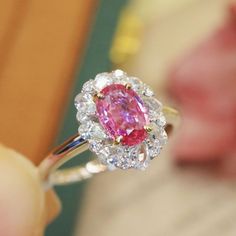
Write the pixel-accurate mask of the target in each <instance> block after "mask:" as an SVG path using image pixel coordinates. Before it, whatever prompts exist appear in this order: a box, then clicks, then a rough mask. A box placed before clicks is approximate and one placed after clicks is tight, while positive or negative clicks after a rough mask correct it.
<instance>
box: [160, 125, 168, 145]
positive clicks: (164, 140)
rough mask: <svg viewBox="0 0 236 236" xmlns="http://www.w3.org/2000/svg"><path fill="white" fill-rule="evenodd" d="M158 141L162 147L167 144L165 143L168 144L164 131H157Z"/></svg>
mask: <svg viewBox="0 0 236 236" xmlns="http://www.w3.org/2000/svg"><path fill="white" fill-rule="evenodd" d="M159 140H160V144H161V146H164V145H166V144H167V142H168V135H167V133H166V131H165V129H160V130H159Z"/></svg>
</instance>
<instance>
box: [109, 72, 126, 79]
mask: <svg viewBox="0 0 236 236" xmlns="http://www.w3.org/2000/svg"><path fill="white" fill-rule="evenodd" d="M111 75H112V77H113V78H115V79H124V78H126V77H127V74H126V73H125V72H124V71H123V70H114V71H112V72H111Z"/></svg>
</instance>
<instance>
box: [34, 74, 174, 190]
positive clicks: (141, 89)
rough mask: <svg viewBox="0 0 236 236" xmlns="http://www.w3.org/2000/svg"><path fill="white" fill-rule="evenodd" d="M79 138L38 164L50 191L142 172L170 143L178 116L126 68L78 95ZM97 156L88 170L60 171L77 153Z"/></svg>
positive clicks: (102, 77) (100, 78)
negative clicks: (109, 173) (107, 174)
mask: <svg viewBox="0 0 236 236" xmlns="http://www.w3.org/2000/svg"><path fill="white" fill-rule="evenodd" d="M75 107H76V109H77V111H78V112H77V116H76V118H77V120H78V121H79V123H80V125H79V129H78V134H76V135H75V136H73V137H71V138H69V139H68V140H67V141H66V142H65V143H63V144H62V145H60V146H58V147H57V148H55V149H54V150H53V151H52V152H51V153H50V154H49V155H48V156H47V157H46V158H45V159H44V160H43V161H42V162H41V164H40V165H39V171H40V175H41V178H42V180H43V183H44V184H45V186H47V187H52V186H54V185H65V184H71V183H74V182H78V181H81V180H84V179H87V178H90V177H92V176H93V175H94V174H97V173H100V172H103V171H106V170H115V169H117V168H119V169H123V170H126V169H131V168H133V169H139V170H144V169H146V168H147V166H148V165H149V163H150V161H151V160H152V159H153V158H154V157H157V156H158V155H159V154H160V152H161V150H162V148H163V147H164V146H165V144H166V143H167V139H168V137H167V133H168V135H169V132H170V131H171V130H172V127H173V125H174V123H175V121H176V120H177V119H176V117H177V116H178V112H177V111H176V110H174V109H172V108H170V107H165V106H162V104H161V102H160V101H158V100H157V99H156V98H155V97H154V92H153V90H152V89H151V88H150V87H149V86H148V85H146V84H145V83H143V82H142V81H141V80H139V79H138V78H136V77H133V76H128V75H127V74H126V73H125V72H124V71H122V70H115V71H112V72H111V73H106V72H105V73H101V74H98V75H97V76H96V77H95V79H94V80H92V79H91V80H89V81H87V82H86V83H85V84H84V85H83V88H82V91H81V93H79V94H78V95H77V96H76V97H75ZM87 149H89V150H91V151H92V152H93V153H95V154H96V155H97V158H96V159H95V160H93V161H89V162H87V163H86V164H85V165H84V166H78V167H72V168H67V169H59V167H60V166H62V165H63V164H64V163H65V162H67V161H69V160H70V159H71V158H73V157H75V156H77V155H78V154H80V153H82V152H84V151H86V150H87Z"/></svg>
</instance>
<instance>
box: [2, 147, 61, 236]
mask: <svg viewBox="0 0 236 236" xmlns="http://www.w3.org/2000/svg"><path fill="white" fill-rule="evenodd" d="M0 179H1V181H0V235H4V236H16V235H17V236H42V235H43V231H44V225H45V223H46V222H49V221H50V219H47V217H50V218H53V217H54V216H55V215H56V214H57V213H58V211H59V208H60V206H59V201H58V200H57V198H56V196H55V194H54V193H52V192H49V193H47V194H46V195H45V192H44V190H43V188H42V184H41V182H40V178H39V175H38V171H37V168H36V167H35V166H34V165H33V164H32V163H31V162H30V161H29V160H27V159H26V158H24V157H23V156H22V155H20V154H18V153H16V152H15V151H13V150H10V149H7V148H5V147H3V146H1V145H0ZM47 204H49V205H50V208H49V209H50V212H48V211H46V208H47ZM47 209H48V208H47Z"/></svg>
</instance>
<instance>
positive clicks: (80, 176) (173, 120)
mask: <svg viewBox="0 0 236 236" xmlns="http://www.w3.org/2000/svg"><path fill="white" fill-rule="evenodd" d="M163 113H164V115H165V117H166V119H167V125H166V130H167V133H168V134H170V132H171V131H172V128H173V126H176V125H177V124H178V121H179V120H178V117H179V116H178V112H177V111H176V110H175V109H173V108H170V107H164V108H163ZM87 149H88V142H87V141H86V140H84V139H83V138H82V137H81V136H80V135H79V134H77V135H75V136H73V137H71V138H69V139H68V140H67V141H66V142H64V143H63V144H62V145H60V146H58V147H57V148H55V149H54V150H53V151H52V152H51V153H49V155H48V156H47V157H46V158H45V159H44V160H43V161H42V162H41V164H40V165H39V171H40V175H41V178H42V181H43V183H44V185H45V187H46V188H50V187H52V186H54V185H66V184H71V183H75V182H79V181H82V180H85V179H88V178H90V177H92V176H93V175H94V174H97V173H100V172H104V171H106V170H107V167H106V166H105V165H103V164H101V163H100V162H99V161H98V160H94V161H89V162H87V163H86V164H85V165H83V166H78V167H72V168H67V169H58V168H59V167H60V166H62V165H63V164H64V163H65V162H67V161H69V160H70V159H72V158H73V157H75V156H77V155H79V154H81V153H82V152H84V151H86V150H87Z"/></svg>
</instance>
